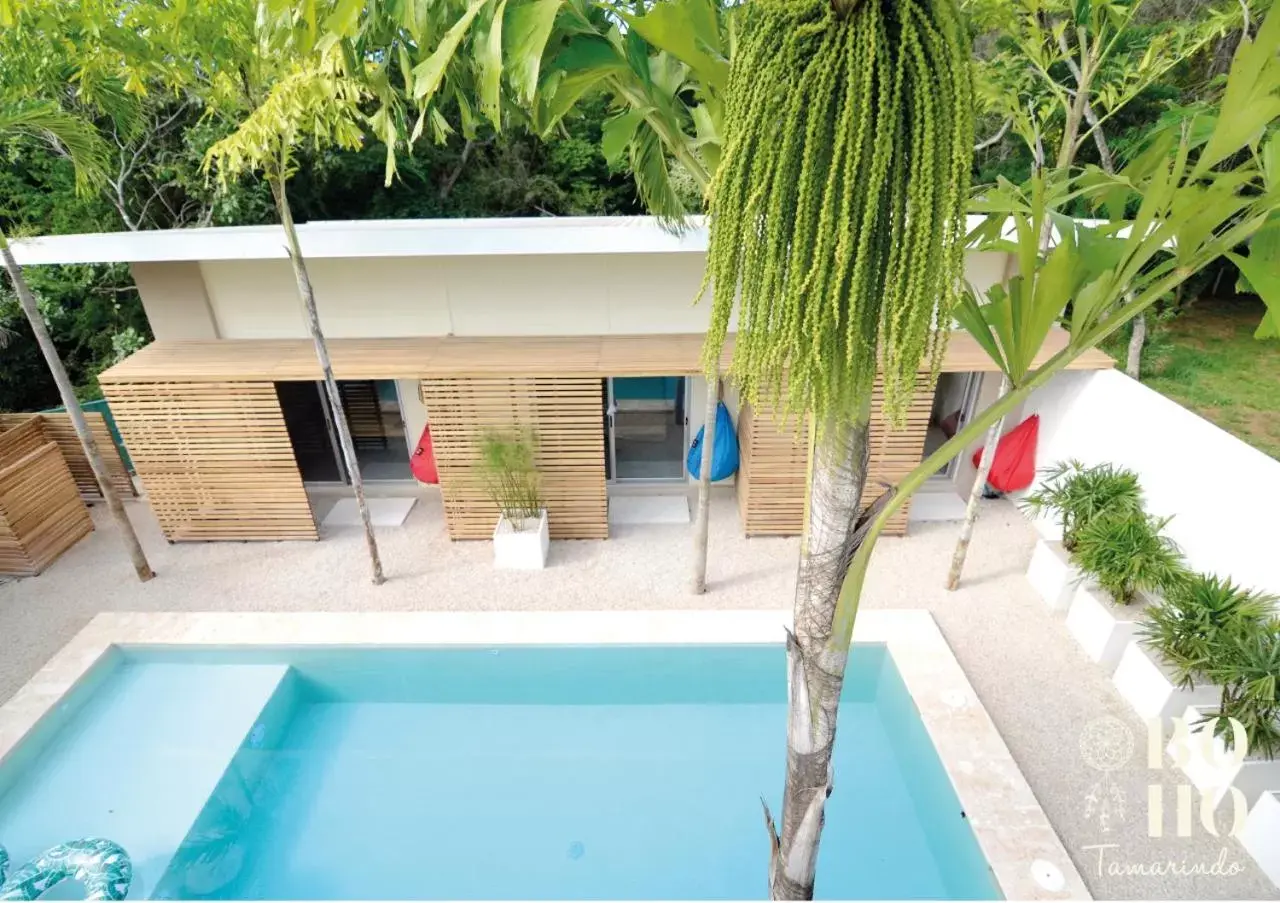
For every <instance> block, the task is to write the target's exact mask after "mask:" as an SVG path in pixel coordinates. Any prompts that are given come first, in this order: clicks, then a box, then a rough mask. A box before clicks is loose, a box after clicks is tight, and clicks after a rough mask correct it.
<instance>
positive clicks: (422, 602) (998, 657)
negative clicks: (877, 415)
mask: <svg viewBox="0 0 1280 903" xmlns="http://www.w3.org/2000/svg"><path fill="white" fill-rule="evenodd" d="M321 507H322V506H318V508H321ZM130 511H131V512H132V515H133V517H134V521H135V523H136V524H137V525H138V528H139V531H140V533H141V535H142V539H143V542H144V544H145V546H146V548H147V552H148V555H149V556H150V558H151V562H152V566H153V567H154V568H155V569H156V571H157V572H158V574H159V577H158V578H157V579H156V580H154V581H151V582H150V583H147V584H138V583H137V582H136V581H135V580H134V579H133V575H132V571H131V569H130V567H129V565H128V559H127V558H126V557H125V556H124V554H123V552H122V550H121V549H120V546H119V544H118V542H117V539H116V537H115V535H114V533H113V530H112V529H111V527H110V526H109V519H108V517H107V515H106V512H105V510H103V509H102V508H101V507H99V508H96V509H95V510H94V512H93V514H94V520H95V523H96V524H97V526H98V530H97V532H95V533H94V534H93V535H92V536H90V537H88V538H87V539H86V540H84V541H83V542H81V543H80V544H79V545H77V546H76V547H75V548H74V549H72V550H70V551H69V552H68V553H67V554H66V555H65V556H64V557H63V558H62V559H60V560H59V561H58V562H57V563H56V564H54V566H53V567H51V568H50V569H49V571H47V572H46V573H45V574H44V575H42V576H41V577H38V578H35V579H32V580H21V581H13V582H10V583H8V584H5V585H3V586H0V702H3V701H4V700H6V699H8V697H9V696H10V695H12V693H13V692H14V691H15V690H16V689H17V688H18V687H20V686H21V685H22V684H23V683H24V682H25V681H27V680H28V679H29V678H30V677H31V675H32V674H33V673H34V672H35V671H36V669H38V668H39V667H40V666H41V665H42V664H43V663H44V662H45V660H46V659H48V658H49V656H51V655H52V654H53V653H54V652H55V651H56V650H57V649H59V648H60V647H61V646H62V645H63V644H64V643H66V642H67V641H68V640H69V639H70V638H71V637H72V636H74V634H75V633H76V632H77V631H78V630H79V629H80V628H81V627H83V626H84V625H85V624H86V623H87V622H88V621H89V619H90V618H92V617H93V616H94V615H95V614H96V613H98V612H100V611H112V610H120V611H184V610H185V611H209V610H228V611H313V610H334V611H350V610H362V609H384V610H392V609H455V610H460V609H498V610H501V609H581V610H596V609H610V608H621V609H645V608H650V609H663V608H695V609H696V608H725V609H742V608H782V607H786V606H788V605H789V604H790V601H791V593H792V591H793V587H794V577H795V573H794V570H795V558H796V554H797V548H798V544H797V542H796V540H794V539H749V540H746V539H743V538H742V537H741V536H740V535H739V533H738V518H737V512H736V509H735V501H734V499H733V497H732V496H731V495H728V494H725V495H722V496H719V497H717V498H716V499H715V501H714V506H713V514H712V517H713V520H712V532H711V542H710V548H711V554H710V567H709V574H708V579H709V582H710V593H709V594H708V595H706V596H702V597H696V596H692V595H690V594H689V593H688V589H687V583H688V567H687V563H688V560H689V556H690V552H691V545H692V544H691V543H690V542H689V530H688V528H687V527H681V526H675V527H671V526H651V527H649V526H646V527H620V528H614V530H613V538H612V539H610V540H609V541H608V542H559V543H554V544H553V545H552V552H551V555H552V560H551V562H550V567H548V569H547V570H546V571H543V572H540V573H519V572H505V573H498V572H495V571H494V570H493V568H492V567H491V564H490V562H491V558H490V555H491V553H490V548H489V546H488V544H487V543H450V542H449V541H448V539H447V538H446V537H445V534H444V531H443V529H442V513H441V510H440V504H439V500H438V497H435V496H429V497H426V498H424V499H423V501H422V502H421V503H420V504H418V505H417V506H415V508H414V510H413V512H412V513H411V514H410V516H409V519H408V521H407V522H406V523H405V525H404V526H403V527H400V528H394V529H382V530H380V533H379V545H380V548H381V550H382V557H383V563H384V566H385V569H386V572H387V577H388V581H387V583H386V584H385V585H384V586H382V587H375V586H373V585H371V583H370V582H369V579H368V574H369V569H368V562H367V559H366V558H365V552H364V543H363V537H362V534H361V533H360V531H359V530H358V529H356V528H340V529H336V530H325V531H322V535H323V538H324V541H323V542H321V543H318V544H312V543H207V544H204V543H193V544H181V545H173V546H171V545H168V544H167V543H165V542H164V540H163V538H162V537H161V535H160V532H159V528H158V527H157V525H156V523H155V521H154V519H153V518H152V517H151V515H150V512H149V511H148V509H147V508H146V506H145V505H144V504H140V503H133V504H131V505H130ZM955 532H956V526H955V525H954V524H916V525H913V528H912V536H910V537H909V538H906V539H886V540H884V541H882V542H881V543H880V547H879V549H878V550H877V552H876V557H875V562H874V564H873V566H872V570H871V574H870V576H869V579H868V583H867V588H866V594H865V597H864V604H865V605H867V606H869V607H875V608H927V609H928V610H929V611H931V612H932V613H933V615H934V617H935V619H936V620H937V622H938V624H939V625H940V626H941V628H942V631H943V633H944V634H945V635H946V637H947V640H948V642H949V643H950V644H951V647H952V649H953V650H954V651H955V654H956V657H957V659H959V661H960V664H961V665H962V666H963V668H964V670H965V672H966V673H967V674H968V676H969V680H970V681H971V682H972V683H973V686H974V688H975V689H976V690H977V692H978V695H979V696H980V697H981V698H982V701H983V703H984V704H985V705H986V707H987V711H988V712H989V713H990V714H991V717H992V719H993V720H994V721H995V723H996V726H997V727H998V728H999V730H1000V732H1001V734H1002V735H1003V736H1004V739H1005V742H1006V743H1007V744H1008V745H1009V748H1010V750H1011V752H1012V753H1013V756H1014V759H1015V760H1016V761H1017V762H1018V764H1019V766H1020V767H1021V768H1022V771H1023V773H1024V774H1025V776H1026V778H1027V781H1028V782H1029V783H1030V785H1031V787H1032V789H1033V790H1034V791H1035V793H1036V796H1037V797H1038V798H1039V800H1040V804H1041V806H1042V807H1043V808H1044V810H1045V812H1046V813H1047V814H1048V816H1049V819H1050V821H1051V822H1052V823H1053V825H1054V827H1055V828H1056V829H1057V830H1058V833H1059V835H1060V836H1061V837H1062V840H1063V843H1064V845H1065V846H1066V848H1067V850H1068V851H1069V852H1070V853H1071V855H1072V856H1073V857H1074V859H1075V862H1076V866H1077V867H1078V868H1079V870H1080V872H1081V874H1082V876H1083V877H1084V880H1085V882H1086V883H1087V884H1088V885H1089V888H1090V890H1091V891H1092V893H1093V894H1094V896H1095V897H1097V898H1101V899H1161V898H1163V899H1210V898H1213V899H1280V892H1278V891H1277V889H1276V887H1274V886H1273V885H1272V884H1271V883H1270V882H1269V881H1268V880H1267V878H1266V877H1265V876H1264V875H1262V873H1261V872H1260V871H1259V870H1258V869H1257V867H1256V866H1255V865H1254V864H1253V861H1252V860H1251V859H1250V858H1249V856H1248V854H1247V853H1245V852H1244V850H1243V849H1241V848H1240V846H1239V845H1238V844H1236V843H1235V841H1233V840H1230V839H1219V838H1215V837H1212V836H1209V835H1208V834H1207V833H1206V832H1204V831H1203V830H1199V833H1198V834H1197V835H1196V836H1193V837H1191V838H1176V837H1165V838H1151V837H1149V836H1147V825H1146V822H1147V811H1146V808H1147V807H1146V800H1147V786H1148V785H1149V784H1153V783H1155V784H1162V785H1163V792H1164V799H1165V801H1166V802H1165V809H1166V813H1167V815H1166V821H1167V822H1168V824H1169V828H1168V830H1169V832H1170V833H1171V832H1172V830H1173V828H1172V814H1171V813H1172V810H1173V801H1174V799H1175V791H1174V787H1175V786H1176V785H1177V784H1178V783H1180V781H1179V780H1178V778H1180V777H1181V775H1180V774H1179V773H1178V772H1176V771H1175V770H1174V769H1173V768H1172V766H1171V765H1169V766H1167V767H1166V768H1165V769H1163V770H1152V769H1148V768H1147V767H1146V764H1145V758H1146V753H1145V750H1146V733H1145V727H1144V725H1143V724H1142V723H1141V722H1140V721H1139V720H1138V719H1137V718H1136V717H1135V716H1134V715H1133V714H1132V713H1131V712H1130V711H1129V710H1128V708H1127V706H1126V705H1125V703H1124V702H1123V700H1121V699H1120V698H1119V696H1118V695H1117V694H1116V693H1115V691H1114V690H1113V688H1112V686H1111V683H1110V681H1109V680H1108V679H1107V678H1106V677H1105V676H1104V675H1103V674H1102V673H1101V671H1100V670H1099V669H1098V668H1097V666H1096V665H1094V664H1093V663H1092V662H1090V661H1088V660H1087V659H1086V658H1085V657H1084V656H1083V655H1082V654H1081V653H1080V652H1079V651H1078V650H1077V648H1076V646H1075V644H1074V642H1073V641H1072V639H1071V637H1070V635H1069V634H1068V633H1067V632H1066V629H1065V627H1064V625H1063V623H1062V620H1061V618H1060V617H1057V616H1054V615H1051V614H1050V613H1049V612H1048V611H1047V610H1046V609H1045V608H1044V606H1043V605H1041V604H1040V603H1039V602H1038V600H1037V599H1036V597H1035V596H1034V594H1033V593H1032V591H1031V590H1030V588H1029V586H1028V585H1027V583H1026V581H1025V579H1024V578H1023V576H1022V575H1023V571H1024V569H1025V567H1026V563H1027V561H1028V559H1029V557H1030V553H1031V547H1032V545H1033V543H1034V541H1035V537H1034V534H1033V532H1032V530H1031V528H1030V527H1029V526H1028V525H1027V524H1026V522H1025V521H1024V520H1023V519H1022V517H1021V516H1020V515H1019V514H1018V513H1017V512H1016V511H1015V510H1014V508H1013V507H1012V506H1011V505H1009V504H1008V503H1006V502H988V503H986V507H985V509H984V511H983V516H982V519H981V520H980V521H979V525H978V529H977V533H976V536H975V539H974V544H973V547H972V549H971V552H970V560H969V564H968V567H967V569H966V580H965V583H964V586H963V587H962V588H961V589H960V590H959V591H957V592H955V593H948V592H946V591H944V590H943V589H942V584H943V578H944V575H945V572H946V568H947V564H948V562H949V559H950V553H951V548H952V544H953V543H954V540H955ZM1108 717H1109V718H1114V719H1117V720H1118V721H1119V723H1120V724H1122V725H1123V728H1127V731H1128V734H1129V735H1131V736H1132V738H1133V752H1132V755H1131V756H1130V757H1129V758H1128V759H1127V760H1124V761H1123V762H1122V763H1121V760H1123V759H1124V757H1123V755H1122V756H1121V757H1120V759H1119V760H1117V764H1118V767H1116V768H1115V769H1114V770H1111V771H1109V772H1107V773H1106V774H1105V775H1104V774H1103V772H1101V771H1099V770H1097V769H1096V768H1095V767H1094V765H1096V764H1097V761H1098V760H1097V758H1096V755H1090V756H1088V757H1087V758H1086V755H1085V754H1084V753H1082V749H1081V742H1080V739H1081V735H1082V732H1083V731H1084V730H1085V729H1086V726H1088V725H1090V724H1091V723H1096V722H1097V721H1098V719H1103V718H1108ZM1113 726H1114V723H1113ZM1121 734H1122V735H1123V734H1124V730H1123V729H1122V730H1121ZM1091 748H1092V747H1091ZM1091 763H1093V764H1091ZM1096 790H1102V791H1104V792H1105V793H1108V794H1112V798H1115V793H1116V792H1117V791H1118V793H1119V794H1120V795H1122V797H1123V801H1124V810H1123V812H1122V813H1118V814H1117V815H1116V817H1115V818H1114V819H1113V822H1112V824H1111V825H1110V828H1109V830H1106V831H1104V830H1103V828H1102V827H1101V825H1100V823H1099V821H1098V820H1097V817H1096V815H1092V816H1091V815H1090V812H1089V806H1088V801H1087V797H1088V796H1089V795H1090V793H1091V791H1096ZM1197 828H1198V829H1199V826H1198V825H1197ZM1215 864H1216V866H1215ZM1204 870H1211V871H1213V872H1214V874H1208V875H1206V874H1203V871H1204ZM1193 871H1196V872H1197V874H1192V872H1193Z"/></svg>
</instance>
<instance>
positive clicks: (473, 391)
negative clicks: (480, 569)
mask: <svg viewBox="0 0 1280 903" xmlns="http://www.w3.org/2000/svg"><path fill="white" fill-rule="evenodd" d="M602 393H603V389H602V383H601V380H600V379H599V378H585V379H584V378H580V377H509V378H492V379H424V380H422V382H421V395H422V401H423V403H424V404H425V405H426V408H427V420H428V422H429V423H430V424H431V443H432V448H433V450H434V452H435V458H436V466H437V468H438V469H439V473H440V494H441V497H442V498H443V500H444V510H445V519H446V521H447V522H448V527H449V536H450V538H451V539H488V538H490V537H491V536H492V535H493V528H494V525H495V524H496V523H497V521H498V509H497V507H496V506H495V505H494V504H493V502H492V501H490V500H489V498H488V497H487V495H486V494H485V491H484V486H483V483H482V481H481V479H480V475H479V472H478V471H477V468H476V458H477V455H478V453H479V440H480V437H481V436H482V435H483V434H484V433H485V431H487V430H493V429H496V430H503V429H510V428H512V427H516V426H518V427H521V428H528V429H532V430H533V431H534V432H535V433H536V434H537V437H538V455H537V463H538V471H539V472H540V473H541V475H542V494H543V497H544V499H545V500H546V505H547V516H548V519H549V521H550V528H551V536H552V537H553V538H554V539H605V538H606V537H607V536H608V535H609V512H608V500H607V497H606V494H605V473H604V458H605V452H604V412H603V394H602Z"/></svg>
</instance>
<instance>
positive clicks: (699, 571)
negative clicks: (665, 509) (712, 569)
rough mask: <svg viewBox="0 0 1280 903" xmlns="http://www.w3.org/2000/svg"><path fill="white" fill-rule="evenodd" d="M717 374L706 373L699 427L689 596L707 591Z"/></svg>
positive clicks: (712, 372) (718, 383)
mask: <svg viewBox="0 0 1280 903" xmlns="http://www.w3.org/2000/svg"><path fill="white" fill-rule="evenodd" d="M719 408H720V375H719V373H717V372H714V371H711V372H708V373H707V406H706V417H705V420H704V423H703V427H702V466H701V467H700V468H699V469H698V519H697V523H696V524H695V525H694V534H693V594H694V595H695V596H700V595H702V594H703V593H705V592H706V591H707V533H708V531H709V529H710V526H711V456H712V453H713V452H714V451H715V447H716V420H717V419H718V418H717V417H716V415H717V414H718V413H719V412H720V411H719Z"/></svg>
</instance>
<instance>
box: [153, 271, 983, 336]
mask: <svg viewBox="0 0 1280 903" xmlns="http://www.w3.org/2000/svg"><path fill="white" fill-rule="evenodd" d="M703 260H704V255H702V254H697V253H669V254H564V255H540V256H492V257H358V258H318V259H315V260H310V261H308V262H307V269H308V272H309V273H310V275H311V281H312V286H313V288H314V289H315V293H316V305H317V308H318V309H319V312H320V320H321V323H322V324H323V326H324V330H325V334H326V335H327V336H330V337H332V338H393V337H397V336H422V335H460V336H476V335H481V336H483V335H501V336H519V335H643V334H652V333H700V332H705V331H706V328H707V325H708V323H709V322H710V319H711V304H710V299H709V298H706V299H704V300H702V301H700V302H699V303H697V304H694V296H695V295H696V294H697V291H698V287H699V285H700V284H701V282H702V266H703ZM187 266H193V265H190V264H189V265H187ZM1004 266H1005V255H1003V254H990V253H983V254H970V255H969V258H968V268H967V271H966V274H965V275H966V277H967V278H968V279H969V281H970V282H971V283H972V284H973V285H974V286H975V287H976V288H979V289H982V288H986V287H987V286H989V285H990V284H992V283H993V282H996V281H998V280H999V279H1001V278H1002V276H1003V275H1004ZM199 270H200V273H201V274H202V275H203V278H204V286H205V291H206V293H207V296H208V303H209V307H210V309H211V310H212V312H213V318H214V320H215V322H216V327H217V333H218V337H219V338H224V339H283V338H306V336H307V331H306V325H305V323H304V321H303V316H302V308H301V304H300V302H299V301H298V295H297V288H296V286H295V284H294V281H293V273H292V271H291V269H290V267H289V263H288V261H286V260H206V261H203V262H201V263H200V264H199ZM139 290H140V291H141V292H142V295H143V302H144V304H145V305H146V308H147V311H148V314H149V315H150V316H151V321H152V328H153V329H154V330H155V332H156V338H158V339H167V338H188V337H189V336H178V335H169V334H167V323H168V320H166V319H165V317H164V316H163V313H164V311H165V310H166V309H167V307H169V306H170V305H173V304H177V303H179V300H180V299H179V298H178V297H176V296H175V297H173V298H172V299H171V298H170V297H168V296H167V295H166V294H165V293H164V292H163V291H160V290H157V291H153V290H151V289H150V288H149V287H148V286H147V285H142V284H140V285H139ZM153 311H154V313H153ZM730 328H731V329H732V328H733V325H732V324H731V325H730Z"/></svg>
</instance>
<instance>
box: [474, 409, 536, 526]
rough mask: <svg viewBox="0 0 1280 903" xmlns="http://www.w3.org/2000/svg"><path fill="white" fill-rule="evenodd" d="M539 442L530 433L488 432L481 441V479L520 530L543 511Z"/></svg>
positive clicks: (492, 497) (503, 511)
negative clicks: (539, 473)
mask: <svg viewBox="0 0 1280 903" xmlns="http://www.w3.org/2000/svg"><path fill="white" fill-rule="evenodd" d="M536 448H537V438H536V437H535V436H534V434H533V433H531V432H529V431H527V430H517V429H512V430H507V431H496V430H491V431H489V432H486V433H485V434H484V435H483V436H481V438H480V462H479V463H480V475H481V478H482V480H483V481H484V487H485V491H486V492H488V494H489V498H491V499H492V500H493V503H494V504H495V505H497V506H498V510H499V511H500V512H502V515H503V516H504V517H505V518H506V519H507V520H508V521H510V522H511V526H512V527H514V528H515V529H517V530H523V529H524V525H525V521H526V520H529V519H531V518H537V517H538V516H539V515H540V513H541V511H542V491H541V480H540V479H539V477H538V468H537V463H536V460H535V458H536Z"/></svg>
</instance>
